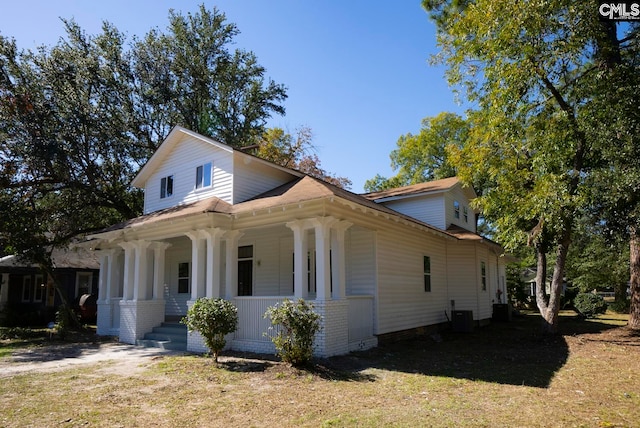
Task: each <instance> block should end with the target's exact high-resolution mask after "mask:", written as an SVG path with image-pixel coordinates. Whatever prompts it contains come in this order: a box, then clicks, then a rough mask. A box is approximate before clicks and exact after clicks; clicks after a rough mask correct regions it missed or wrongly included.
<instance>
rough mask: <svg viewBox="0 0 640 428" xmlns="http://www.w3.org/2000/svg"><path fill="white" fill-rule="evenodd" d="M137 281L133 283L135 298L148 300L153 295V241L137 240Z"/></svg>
mask: <svg viewBox="0 0 640 428" xmlns="http://www.w3.org/2000/svg"><path fill="white" fill-rule="evenodd" d="M135 245H136V257H135V281H134V283H133V300H148V299H149V297H151V290H150V287H149V278H148V276H149V275H148V274H149V253H148V251H147V250H148V249H149V246H150V245H151V242H148V241H136V242H135Z"/></svg>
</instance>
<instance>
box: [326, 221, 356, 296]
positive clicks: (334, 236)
mask: <svg viewBox="0 0 640 428" xmlns="http://www.w3.org/2000/svg"><path fill="white" fill-rule="evenodd" d="M352 225H353V223H351V222H348V221H340V222H338V223H336V224H334V226H333V231H332V233H331V269H332V271H331V284H332V290H331V297H332V299H334V300H341V299H344V298H346V285H347V284H346V282H347V274H346V251H345V243H344V237H345V232H346V231H347V229H348V228H350V227H351V226H352Z"/></svg>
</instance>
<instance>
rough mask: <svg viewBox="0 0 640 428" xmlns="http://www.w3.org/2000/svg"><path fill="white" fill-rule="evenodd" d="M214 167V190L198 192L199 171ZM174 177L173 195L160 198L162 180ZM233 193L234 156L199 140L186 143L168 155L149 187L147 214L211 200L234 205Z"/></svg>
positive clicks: (199, 190)
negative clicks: (213, 197) (206, 166)
mask: <svg viewBox="0 0 640 428" xmlns="http://www.w3.org/2000/svg"><path fill="white" fill-rule="evenodd" d="M206 162H212V164H213V178H212V184H213V185H212V186H211V187H208V188H204V189H197V190H196V188H195V185H196V168H197V167H198V166H199V165H203V164H204V163H206ZM169 175H173V195H172V196H170V197H167V198H164V199H161V198H160V180H161V179H162V178H163V177H167V176H169ZM232 189H233V155H232V153H230V152H227V151H225V150H222V149H220V148H218V147H216V146H213V145H211V144H209V143H206V142H204V141H201V140H197V139H195V138H191V137H188V136H185V137H184V139H183V140H182V141H181V142H180V143H179V144H177V145H176V147H175V148H174V149H173V150H172V151H171V153H169V154H168V155H167V157H166V158H165V160H164V161H163V162H162V163H161V164H160V166H159V167H158V168H157V170H156V171H154V173H153V174H151V175H150V176H149V180H148V181H147V182H146V184H145V197H144V212H145V214H147V213H150V212H154V211H157V210H160V209H164V208H168V207H171V206H176V205H181V204H185V203H190V202H195V201H198V200H202V199H206V198H208V197H211V196H217V197H219V198H220V199H222V200H224V201H226V202H229V203H231V202H232Z"/></svg>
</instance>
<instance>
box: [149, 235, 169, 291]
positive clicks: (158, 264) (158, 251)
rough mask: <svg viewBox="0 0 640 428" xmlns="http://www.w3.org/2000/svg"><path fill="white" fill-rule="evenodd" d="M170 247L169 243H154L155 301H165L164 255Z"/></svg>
mask: <svg viewBox="0 0 640 428" xmlns="http://www.w3.org/2000/svg"><path fill="white" fill-rule="evenodd" d="M170 246H171V244H169V243H168V242H154V243H153V247H152V248H153V293H152V296H151V298H152V299H153V300H164V254H165V251H166V249H167V248H169V247H170Z"/></svg>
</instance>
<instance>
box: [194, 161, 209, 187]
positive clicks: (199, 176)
mask: <svg viewBox="0 0 640 428" xmlns="http://www.w3.org/2000/svg"><path fill="white" fill-rule="evenodd" d="M210 186H211V162H207V163H205V164H204V165H200V166H199V167H197V168H196V189H201V188H203V187H210Z"/></svg>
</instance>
